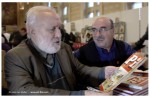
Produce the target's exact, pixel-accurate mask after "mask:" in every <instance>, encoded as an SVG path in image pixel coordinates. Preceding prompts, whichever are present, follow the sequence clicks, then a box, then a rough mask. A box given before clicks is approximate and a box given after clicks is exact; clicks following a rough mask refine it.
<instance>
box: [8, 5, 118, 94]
mask: <svg viewBox="0 0 150 98" xmlns="http://www.w3.org/2000/svg"><path fill="white" fill-rule="evenodd" d="M26 19H27V20H26V28H27V40H24V41H22V42H21V43H20V44H19V45H18V46H16V47H14V48H13V49H11V50H10V51H9V52H8V53H7V54H6V56H5V75H6V81H7V83H8V88H9V94H18V95H108V94H107V93H98V92H94V91H90V90H86V89H85V90H84V89H81V88H79V87H78V83H80V81H83V83H84V84H86V85H88V86H92V87H98V86H99V81H101V79H105V78H108V77H109V76H110V75H112V73H113V72H114V71H115V70H116V69H117V67H113V66H109V67H104V68H98V67H88V66H85V65H83V64H81V63H80V62H78V60H77V59H76V58H75V57H74V55H73V54H72V51H71V48H70V46H69V45H67V44H65V43H64V42H61V30H60V27H61V24H62V23H61V21H60V17H59V16H58V14H57V13H56V12H55V10H54V9H53V8H49V7H46V6H35V7H32V8H30V9H29V11H28V12H27V16H26Z"/></svg>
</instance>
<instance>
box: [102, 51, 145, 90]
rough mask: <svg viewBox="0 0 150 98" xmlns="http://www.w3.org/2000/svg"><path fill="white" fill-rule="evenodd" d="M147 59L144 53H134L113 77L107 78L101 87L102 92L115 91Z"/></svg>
mask: <svg viewBox="0 0 150 98" xmlns="http://www.w3.org/2000/svg"><path fill="white" fill-rule="evenodd" d="M146 60H147V57H146V56H145V55H144V54H143V53H142V52H136V53H133V54H132V55H131V56H130V57H129V58H128V59H127V60H126V61H125V62H124V63H123V64H122V65H121V66H120V67H119V68H118V70H116V71H115V72H114V73H113V74H112V76H110V77H109V78H107V79H106V80H105V81H104V82H103V83H101V84H100V85H99V88H100V91H103V92H110V91H112V90H114V89H115V88H116V87H117V86H118V85H119V84H120V83H122V82H123V81H125V80H127V79H128V78H129V77H130V76H131V74H132V73H133V72H134V71H135V70H137V68H138V67H140V66H141V65H142V64H143V63H144V62H145V61H146Z"/></svg>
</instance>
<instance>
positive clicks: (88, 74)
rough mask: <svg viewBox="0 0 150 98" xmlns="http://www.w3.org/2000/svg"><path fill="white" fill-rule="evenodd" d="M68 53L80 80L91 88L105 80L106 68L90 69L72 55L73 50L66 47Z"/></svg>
mask: <svg viewBox="0 0 150 98" xmlns="http://www.w3.org/2000/svg"><path fill="white" fill-rule="evenodd" d="M66 49H67V53H68V55H69V58H70V61H71V62H72V63H71V65H72V68H73V69H74V70H75V72H76V73H77V77H78V79H80V81H82V82H84V83H85V84H87V85H89V86H94V87H97V86H98V85H99V83H101V81H103V80H104V79H105V72H104V70H105V68H104V67H101V68H100V67H89V66H87V65H83V64H81V63H80V62H79V61H78V60H77V58H75V56H74V55H73V54H72V51H71V48H70V47H69V46H68V45H67V46H66Z"/></svg>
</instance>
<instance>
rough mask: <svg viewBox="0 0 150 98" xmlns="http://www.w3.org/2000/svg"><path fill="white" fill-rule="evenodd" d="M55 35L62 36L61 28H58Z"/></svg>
mask: <svg viewBox="0 0 150 98" xmlns="http://www.w3.org/2000/svg"><path fill="white" fill-rule="evenodd" d="M55 37H61V32H60V29H59V28H56V32H55Z"/></svg>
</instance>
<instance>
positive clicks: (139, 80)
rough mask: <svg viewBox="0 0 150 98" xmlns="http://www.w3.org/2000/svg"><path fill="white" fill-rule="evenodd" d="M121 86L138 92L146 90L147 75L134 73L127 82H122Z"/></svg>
mask: <svg viewBox="0 0 150 98" xmlns="http://www.w3.org/2000/svg"><path fill="white" fill-rule="evenodd" d="M121 85H124V86H127V87H130V88H135V89H140V90H143V89H145V88H148V73H142V72H136V73H135V72H134V73H133V74H132V75H131V76H130V77H129V78H128V79H127V80H125V81H123V82H122V83H121Z"/></svg>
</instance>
